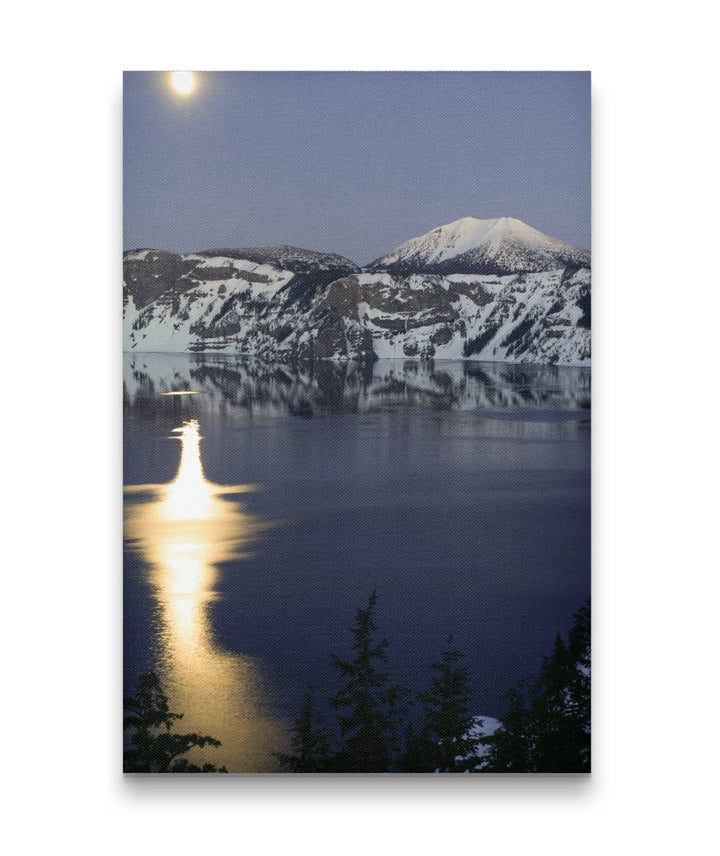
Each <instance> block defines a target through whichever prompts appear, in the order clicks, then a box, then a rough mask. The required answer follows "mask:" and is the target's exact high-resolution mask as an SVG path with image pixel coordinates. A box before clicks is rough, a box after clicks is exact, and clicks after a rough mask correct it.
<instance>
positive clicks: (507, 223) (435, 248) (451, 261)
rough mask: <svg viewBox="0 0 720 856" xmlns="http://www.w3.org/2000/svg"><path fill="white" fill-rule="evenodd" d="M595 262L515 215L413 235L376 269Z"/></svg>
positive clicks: (502, 269) (503, 269) (506, 269)
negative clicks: (415, 236) (417, 235)
mask: <svg viewBox="0 0 720 856" xmlns="http://www.w3.org/2000/svg"><path fill="white" fill-rule="evenodd" d="M568 264H572V265H577V266H581V267H588V266H589V265H590V253H589V252H588V251H587V250H582V249H580V248H578V247H574V246H572V245H571V244H568V243H566V242H565V241H560V240H558V239H557V238H552V237H550V236H549V235H545V234H543V233H542V232H540V231H538V230H537V229H535V228H533V227H532V226H529V225H528V224H527V223H524V222H523V221H522V220H518V219H517V218H515V217H497V218H494V219H486V220H480V219H478V218H477V217H462V218H460V219H459V220H454V221H453V222H451V223H445V224H444V225H442V226H437V227H436V228H435V229H432V230H430V231H429V232H426V233H425V234H424V235H420V236H419V237H417V238H411V239H410V240H409V241H406V242H405V243H404V244H401V245H400V246H399V247H397V249H395V250H393V251H392V252H391V253H389V254H388V255H386V256H383V257H382V258H380V259H377V260H376V261H374V262H372V264H371V265H370V266H369V267H370V269H371V270H388V271H394V272H398V273H399V272H418V273H420V272H425V273H497V274H507V273H517V272H525V271H543V270H552V269H553V268H560V267H565V266H567V265H568Z"/></svg>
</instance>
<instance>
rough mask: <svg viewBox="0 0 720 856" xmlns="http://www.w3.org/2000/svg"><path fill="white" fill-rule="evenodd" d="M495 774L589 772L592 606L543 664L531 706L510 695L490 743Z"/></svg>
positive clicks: (577, 617) (518, 695)
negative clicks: (501, 719)
mask: <svg viewBox="0 0 720 856" xmlns="http://www.w3.org/2000/svg"><path fill="white" fill-rule="evenodd" d="M488 742H489V743H490V745H491V751H490V756H489V762H488V769H489V770H490V771H491V772H528V773H529V772H532V773H587V772H590V605H589V603H588V604H587V605H586V606H584V607H582V608H581V609H580V610H579V611H578V612H577V613H576V614H575V616H574V621H573V625H572V628H571V629H570V632H569V633H568V642H567V644H566V643H565V642H564V641H563V639H562V637H561V636H560V634H558V635H557V637H556V639H555V644H554V646H553V651H552V654H551V655H550V656H549V657H546V658H545V660H544V661H543V665H542V670H541V673H540V677H539V679H538V681H537V682H536V683H535V685H534V686H533V687H532V688H531V691H530V699H529V704H528V705H527V707H526V706H525V703H524V697H523V694H522V692H521V691H520V690H519V689H517V690H515V691H514V692H513V693H511V697H510V707H509V709H508V712H507V714H506V715H505V717H504V719H503V727H502V728H501V729H500V730H499V731H498V732H497V733H496V734H495V735H494V737H492V738H491V739H490V740H489V741H488Z"/></svg>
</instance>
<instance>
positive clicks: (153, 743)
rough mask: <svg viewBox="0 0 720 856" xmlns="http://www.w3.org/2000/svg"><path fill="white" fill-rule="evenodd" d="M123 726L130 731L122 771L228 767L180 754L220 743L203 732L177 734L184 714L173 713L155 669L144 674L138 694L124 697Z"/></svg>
mask: <svg viewBox="0 0 720 856" xmlns="http://www.w3.org/2000/svg"><path fill="white" fill-rule="evenodd" d="M123 703H124V707H125V710H126V714H125V716H124V718H123V729H124V730H125V731H126V732H127V733H128V735H127V738H126V748H125V753H124V762H123V770H124V771H125V772H126V773H227V770H226V769H225V767H220V768H218V767H216V766H215V765H214V764H204V765H203V766H202V767H199V766H197V765H196V764H192V763H191V762H190V761H188V760H187V758H183V757H181V756H182V755H184V754H185V753H186V752H189V751H190V749H192V748H193V747H194V746H220V741H219V740H215V738H213V737H208V736H206V735H200V734H174V733H172V732H171V728H172V727H173V723H174V722H175V721H176V720H179V719H182V716H183V715H182V714H181V713H171V711H170V709H169V707H168V700H167V696H166V695H165V693H164V692H163V690H162V687H161V685H160V679H159V678H158V676H157V675H156V674H155V672H148V673H146V674H144V675H142V676H141V678H140V681H139V684H138V691H137V696H136V697H135V698H132V697H127V698H125V699H124V702H123Z"/></svg>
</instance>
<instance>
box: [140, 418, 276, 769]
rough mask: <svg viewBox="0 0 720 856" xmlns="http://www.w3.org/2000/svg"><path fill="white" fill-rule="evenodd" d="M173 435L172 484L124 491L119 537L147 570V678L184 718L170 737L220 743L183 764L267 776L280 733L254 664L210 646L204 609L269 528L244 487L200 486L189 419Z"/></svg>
mask: <svg viewBox="0 0 720 856" xmlns="http://www.w3.org/2000/svg"><path fill="white" fill-rule="evenodd" d="M174 433H175V434H177V436H178V438H179V440H180V442H181V444H182V446H181V454H180V464H179V467H178V471H177V475H176V476H175V478H174V479H173V480H172V481H171V482H170V483H169V484H160V485H131V486H129V487H126V488H125V493H126V519H125V536H126V539H127V541H128V544H129V547H130V549H132V550H134V551H136V552H137V553H139V554H140V556H141V557H142V558H143V559H144V561H145V563H146V565H147V568H148V582H149V583H150V586H151V588H152V590H153V592H154V597H155V601H156V622H157V636H156V638H157V666H156V670H157V671H158V673H159V675H160V678H161V680H162V682H163V684H164V686H165V689H166V692H167V694H168V697H169V700H170V707H171V710H173V711H176V712H179V713H183V714H184V716H183V719H182V721H181V724H180V725H179V726H178V728H180V729H181V730H182V731H183V732H193V731H195V732H198V733H201V734H209V735H211V736H212V737H215V738H217V739H218V740H220V741H221V742H222V746H221V747H220V748H218V749H207V748H205V749H200V748H198V749H194V750H193V752H192V753H191V754H190V755H189V756H188V757H189V758H190V760H193V761H195V762H196V763H197V762H200V761H202V762H204V761H209V762H210V763H216V764H218V765H220V764H225V765H226V766H227V768H228V770H230V771H231V772H243V771H246V772H253V771H260V770H264V771H267V770H268V769H272V768H273V766H274V765H273V757H272V752H273V751H278V749H279V748H281V747H282V746H283V744H284V740H285V738H284V733H285V726H284V725H283V724H282V723H281V722H280V721H279V720H274V719H272V718H271V717H270V716H269V715H268V714H267V713H266V712H265V711H264V705H263V700H262V689H261V687H260V682H259V675H258V666H257V663H256V662H255V661H254V660H253V659H252V658H250V657H245V656H242V655H237V654H231V653H229V652H227V651H224V650H223V649H222V648H221V647H220V646H219V645H218V644H217V642H216V640H215V634H214V631H213V626H212V622H211V619H210V615H209V606H210V604H211V603H212V601H213V600H215V599H216V597H217V585H218V581H219V578H220V574H221V569H220V567H221V565H222V564H223V563H225V562H229V561H231V560H233V559H240V558H242V557H243V556H246V555H248V550H249V549H250V547H251V545H253V544H254V542H255V541H256V540H257V538H258V535H259V534H260V532H261V531H262V530H263V529H264V528H267V526H268V523H267V522H266V521H263V520H262V519H260V518H259V517H257V516H254V515H251V514H249V513H248V512H246V511H245V510H244V507H243V504H242V503H241V502H240V501H239V500H238V499H237V498H236V497H237V495H238V494H242V493H244V492H247V491H249V490H253V489H254V486H253V485H235V486H221V485H216V484H213V483H212V482H210V481H208V480H207V479H206V478H205V474H204V471H203V466H202V459H201V455H200V440H201V436H200V426H199V424H198V422H197V421H196V420H190V421H187V422H185V423H183V425H182V426H181V427H179V428H175V429H174Z"/></svg>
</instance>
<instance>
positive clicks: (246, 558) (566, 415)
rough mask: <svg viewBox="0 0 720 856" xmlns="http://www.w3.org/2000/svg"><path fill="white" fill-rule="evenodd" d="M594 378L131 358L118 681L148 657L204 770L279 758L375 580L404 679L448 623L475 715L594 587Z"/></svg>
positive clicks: (394, 663) (383, 628)
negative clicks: (198, 738)
mask: <svg viewBox="0 0 720 856" xmlns="http://www.w3.org/2000/svg"><path fill="white" fill-rule="evenodd" d="M589 402H590V371H589V369H580V368H564V367H551V366H514V365H508V364H492V363H472V362H467V363H461V362H458V363H455V362H435V363H434V364H433V363H421V362H417V361H411V360H392V361H380V362H378V363H375V364H374V365H373V366H371V367H357V366H354V365H350V366H339V365H335V364H331V363H324V364H322V365H321V366H320V367H319V368H317V367H316V370H315V371H314V372H312V371H310V370H303V369H293V368H292V367H288V366H281V365H268V364H261V363H257V362H248V361H242V360H238V359H235V358H231V357H222V356H210V355H165V354H132V355H127V356H126V359H125V434H124V458H125V484H126V489H125V510H126V515H125V516H126V520H125V535H126V539H125V572H124V574H125V586H124V591H125V605H124V609H125V637H124V639H125V642H124V650H125V681H126V692H128V693H132V692H133V691H134V689H135V687H136V685H137V679H138V677H139V675H140V674H141V673H142V672H144V671H147V670H148V669H155V670H156V671H157V672H158V673H159V674H160V677H161V679H162V681H163V684H164V686H165V687H166V689H167V692H168V695H169V698H170V704H171V709H172V710H176V711H179V712H182V713H184V718H183V720H182V722H181V726H180V727H181V729H182V731H198V732H200V733H206V734H210V735H212V736H214V737H217V738H218V739H220V740H221V741H222V744H223V745H222V746H221V747H220V748H217V749H215V748H213V749H205V750H195V753H196V754H195V756H193V760H199V759H202V760H208V761H211V762H213V763H218V764H221V763H225V764H226V765H227V767H228V768H229V769H230V770H231V771H270V770H273V769H275V762H274V760H273V756H272V752H273V751H278V750H282V749H283V748H284V747H285V746H286V741H287V728H288V725H289V723H291V721H292V719H293V717H294V716H295V715H296V714H297V712H298V708H299V704H300V702H301V698H302V694H303V691H304V689H305V687H306V685H308V684H313V685H315V687H316V688H317V694H318V696H319V697H320V698H321V699H327V698H328V697H329V696H330V695H332V694H333V693H334V692H335V691H336V690H337V688H338V684H337V676H336V674H335V673H334V670H333V667H332V662H331V654H333V653H334V654H339V655H345V654H347V653H348V647H349V642H350V634H349V632H348V628H350V627H351V626H352V624H353V621H354V613H355V609H356V608H357V607H358V606H360V605H364V604H366V603H367V599H368V597H369V595H370V593H371V591H372V590H373V589H376V590H377V593H378V607H377V624H378V627H379V630H380V632H381V633H382V634H383V635H385V636H386V637H387V638H388V639H389V641H390V647H389V649H388V653H389V666H390V669H391V670H392V672H393V674H394V676H395V677H396V678H397V679H398V680H399V681H400V682H402V683H404V684H406V685H407V686H409V687H411V688H412V689H413V691H414V692H416V691H419V690H422V689H424V688H425V686H426V684H427V683H428V680H429V676H430V665H431V663H432V662H434V661H435V660H436V659H437V658H438V654H439V652H440V651H441V650H442V647H443V643H444V640H445V639H446V637H447V636H448V634H449V633H453V634H454V636H455V639H456V642H457V644H458V646H459V647H461V648H462V649H463V650H464V652H465V653H466V655H467V665H468V666H469V668H470V671H471V676H472V680H473V686H474V689H475V697H474V711H475V713H477V714H484V715H488V716H495V717H498V718H501V717H502V714H503V712H504V709H505V694H506V693H507V691H508V690H509V689H510V688H511V687H512V686H513V685H514V684H515V683H516V682H517V681H518V680H521V679H524V678H527V677H531V676H533V675H535V674H536V673H537V670H538V668H539V665H540V662H541V660H542V657H543V656H544V655H545V654H547V653H549V651H550V649H551V647H552V643H553V640H554V637H555V634H556V633H557V632H558V631H559V632H562V633H564V632H566V631H567V629H568V628H569V626H570V624H571V620H572V615H573V613H574V612H575V611H576V610H577V609H578V608H579V607H580V606H581V605H582V604H583V603H584V601H585V600H586V599H587V598H588V597H589V591H590V411H589Z"/></svg>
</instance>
